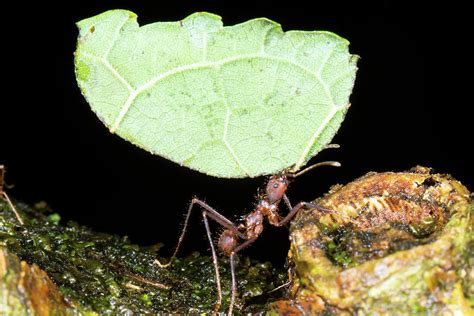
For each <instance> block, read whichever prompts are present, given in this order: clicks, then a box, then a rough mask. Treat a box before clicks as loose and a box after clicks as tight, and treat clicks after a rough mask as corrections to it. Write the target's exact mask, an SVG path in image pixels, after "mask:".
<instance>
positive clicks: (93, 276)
mask: <svg viewBox="0 0 474 316" xmlns="http://www.w3.org/2000/svg"><path fill="white" fill-rule="evenodd" d="M17 208H18V211H19V212H20V213H21V216H22V218H23V219H24V221H25V225H24V226H19V224H18V222H17V221H16V218H15V217H14V215H13V214H12V213H11V211H10V210H9V208H8V206H7V205H6V204H5V203H4V202H3V200H1V199H0V214H2V216H0V243H1V244H3V245H6V246H7V248H8V249H9V250H10V251H11V252H13V253H15V254H17V255H18V256H19V257H20V259H21V260H25V261H26V262H28V263H30V264H32V263H36V264H37V265H38V266H39V267H40V268H41V269H43V270H45V271H46V272H47V274H48V275H49V277H50V278H51V279H52V280H53V281H54V283H55V284H56V285H58V287H59V288H60V290H61V292H62V294H63V295H64V297H65V298H66V300H67V301H69V302H73V303H74V305H76V306H78V309H79V310H81V311H94V312H97V313H100V314H109V313H111V314H115V313H118V312H120V313H121V312H124V311H127V310H130V311H133V312H137V313H138V312H140V313H162V312H173V313H176V312H179V313H188V312H191V311H192V312H196V313H209V312H212V310H213V309H214V304H215V302H216V299H217V294H216V285H215V275H214V268H213V265H212V262H211V259H210V257H209V256H207V255H205V256H201V255H199V254H198V253H194V254H192V255H190V256H188V257H186V258H177V259H176V261H175V262H174V263H173V264H172V265H171V266H170V267H169V268H166V269H165V268H160V267H158V265H157V264H156V263H155V260H156V259H160V260H163V261H165V262H166V261H167V260H168V259H163V258H159V257H158V255H157V253H156V250H155V248H153V247H141V246H138V245H135V244H132V243H131V242H130V240H129V239H128V238H127V237H121V236H117V235H109V234H104V233H98V232H94V231H92V230H90V229H89V228H87V227H84V226H80V225H78V224H77V223H74V222H69V223H68V224H67V225H61V224H60V223H59V221H60V216H59V215H58V214H54V213H53V214H49V215H48V214H44V213H43V212H44V208H42V209H41V210H39V209H34V208H30V207H28V206H27V205H25V204H21V203H18V204H17ZM220 268H221V278H222V287H223V296H224V297H223V306H222V309H221V310H225V309H226V308H227V306H228V304H229V293H230V270H229V262H228V260H227V259H225V258H224V259H221V260H220ZM236 273H237V280H238V282H239V288H238V297H237V300H236V308H237V310H240V311H241V312H261V311H263V310H265V305H266V302H267V301H268V300H269V299H271V298H272V297H279V296H281V295H282V293H281V292H279V291H275V292H271V293H269V292H270V291H271V290H272V289H274V288H275V287H277V286H279V285H281V284H283V283H285V277H286V276H285V273H283V272H281V271H277V270H275V269H274V268H272V266H271V265H270V264H269V263H258V262H256V261H254V260H250V259H248V258H240V262H239V263H238V265H237V271H236Z"/></svg>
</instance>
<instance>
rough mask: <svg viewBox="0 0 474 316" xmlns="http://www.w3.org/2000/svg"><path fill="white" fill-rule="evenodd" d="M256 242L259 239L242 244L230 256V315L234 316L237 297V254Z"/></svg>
mask: <svg viewBox="0 0 474 316" xmlns="http://www.w3.org/2000/svg"><path fill="white" fill-rule="evenodd" d="M255 240H257V238H252V239H249V240H247V241H245V242H243V243H241V244H240V245H239V246H237V247H235V249H234V251H232V252H231V254H230V273H231V275H232V290H231V295H230V304H229V312H228V314H229V315H232V310H233V309H234V303H235V296H236V295H237V282H236V280H235V264H234V257H235V254H236V253H237V252H239V251H240V250H242V249H244V248H246V247H248V246H249V245H250V244H251V243H253V242H254V241H255Z"/></svg>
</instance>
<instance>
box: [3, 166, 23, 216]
mask: <svg viewBox="0 0 474 316" xmlns="http://www.w3.org/2000/svg"><path fill="white" fill-rule="evenodd" d="M4 178H5V166H3V165H0V196H3V198H4V199H5V200H6V201H7V203H8V205H9V206H10V208H11V209H12V211H13V213H15V216H16V218H17V219H18V221H19V222H20V224H21V225H23V220H22V219H21V216H20V214H18V212H17V210H16V208H15V206H14V205H13V203H12V201H11V200H10V198H9V197H8V194H7V192H5V190H4V187H5V183H4Z"/></svg>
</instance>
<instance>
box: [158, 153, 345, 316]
mask: <svg viewBox="0 0 474 316" xmlns="http://www.w3.org/2000/svg"><path fill="white" fill-rule="evenodd" d="M338 147H339V146H338V145H336V144H331V145H328V146H327V147H326V148H338ZM320 166H333V167H340V166H341V164H340V163H339V162H337V161H325V162H320V163H317V164H314V165H311V166H309V167H307V168H306V169H303V170H302V171H299V172H297V173H294V172H291V171H289V170H284V171H282V172H280V173H277V174H274V175H272V176H271V177H270V178H269V179H268V181H267V184H266V188H265V191H264V193H263V194H260V195H259V197H258V201H257V203H256V206H255V208H254V210H253V211H252V212H250V213H249V214H247V215H246V216H244V217H243V220H242V222H241V223H239V224H235V223H233V222H232V221H230V220H229V219H227V218H226V217H224V216H223V215H221V214H220V213H219V212H218V211H217V210H216V209H214V208H213V207H211V206H210V205H208V204H207V203H206V202H204V201H203V200H200V199H199V198H197V197H195V198H193V199H192V200H191V204H190V205H189V208H188V212H187V214H186V218H185V221H184V227H183V230H182V232H181V235H180V236H179V239H178V243H177V245H176V248H175V250H174V252H173V255H172V256H171V259H170V260H169V261H168V263H166V264H161V263H160V262H159V261H158V260H156V261H155V262H156V263H157V264H158V265H159V266H160V267H167V266H169V265H170V264H171V262H172V261H173V259H174V258H175V257H176V254H177V253H178V250H179V248H180V246H181V243H182V241H183V239H184V235H185V233H186V229H187V226H188V222H189V218H190V215H191V211H192V210H193V207H194V205H196V204H197V205H199V206H200V207H201V209H202V217H203V220H204V226H205V228H206V233H207V238H208V240H209V244H210V247H211V253H212V262H213V265H214V269H215V275H216V286H217V295H218V299H217V303H216V305H215V308H214V314H217V313H218V311H219V309H220V307H221V304H222V289H221V282H220V274H219V266H218V261H217V255H216V250H215V247H214V243H213V240H212V236H211V230H210V228H209V221H208V218H210V219H212V220H214V221H216V222H217V223H218V224H220V225H221V226H222V227H224V231H223V232H222V233H221V235H220V237H219V239H218V242H217V247H218V248H219V250H220V251H221V252H222V253H223V254H224V255H226V256H228V257H229V258H230V270H231V276H232V289H231V297H230V304H229V312H228V314H229V315H232V310H233V307H234V303H235V297H236V294H237V285H236V279H235V263H234V258H235V255H236V254H237V253H238V252H239V251H241V250H242V249H244V248H246V247H248V246H250V245H251V244H252V243H253V242H254V241H255V240H257V238H258V237H259V236H260V234H261V233H262V231H263V224H264V219H265V218H267V220H268V222H269V223H270V224H271V225H273V226H277V227H281V226H283V225H285V224H286V223H288V222H289V221H290V220H291V219H292V218H293V217H294V216H295V215H296V213H298V211H299V210H301V209H302V208H313V209H317V210H319V211H321V212H333V211H332V210H329V209H326V208H324V207H321V206H319V205H317V204H314V203H310V202H299V203H298V204H296V205H295V206H291V203H290V200H289V199H288V197H287V196H286V190H287V189H288V185H289V182H290V181H289V178H296V177H298V176H300V175H302V174H304V173H306V172H308V171H310V170H312V169H314V168H317V167H320ZM281 200H283V201H284V203H285V205H286V206H287V207H288V209H289V212H288V214H287V215H286V216H285V217H283V218H281V217H280V215H279V213H278V208H279V204H280V202H281ZM239 242H240V243H239Z"/></svg>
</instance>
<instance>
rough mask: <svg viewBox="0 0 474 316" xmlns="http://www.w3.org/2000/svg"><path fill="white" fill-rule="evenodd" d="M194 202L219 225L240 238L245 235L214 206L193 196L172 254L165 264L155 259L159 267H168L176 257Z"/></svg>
mask: <svg viewBox="0 0 474 316" xmlns="http://www.w3.org/2000/svg"><path fill="white" fill-rule="evenodd" d="M194 204H198V205H199V206H201V207H202V208H203V209H205V210H206V212H207V214H206V215H208V216H209V217H210V218H212V219H213V220H215V221H216V222H218V223H219V224H220V225H222V226H223V227H225V228H227V229H230V230H232V231H234V232H235V233H236V234H237V236H239V237H241V238H245V235H244V234H242V233H241V232H240V231H239V230H238V229H237V226H236V225H235V224H234V223H233V222H231V221H230V220H228V219H227V218H226V217H224V216H222V215H221V214H219V212H217V211H216V210H215V209H214V208H212V207H211V206H209V205H208V204H207V203H206V202H204V201H201V200H200V199H198V198H193V199H192V200H191V204H190V205H189V208H188V212H187V213H186V218H185V220H184V226H183V230H182V231H181V235H180V236H179V239H178V243H177V244H176V248H175V250H174V252H173V254H172V255H171V258H170V260H169V261H168V262H167V263H165V264H162V263H161V262H160V261H158V260H155V263H156V264H157V265H158V266H159V267H160V268H166V267H168V266H169V265H170V264H171V262H172V261H173V259H174V258H175V257H176V255H177V253H178V251H179V248H180V247H181V243H182V242H183V239H184V235H185V234H186V231H187V228H188V223H189V218H190V217H191V212H192V210H193V207H194Z"/></svg>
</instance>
